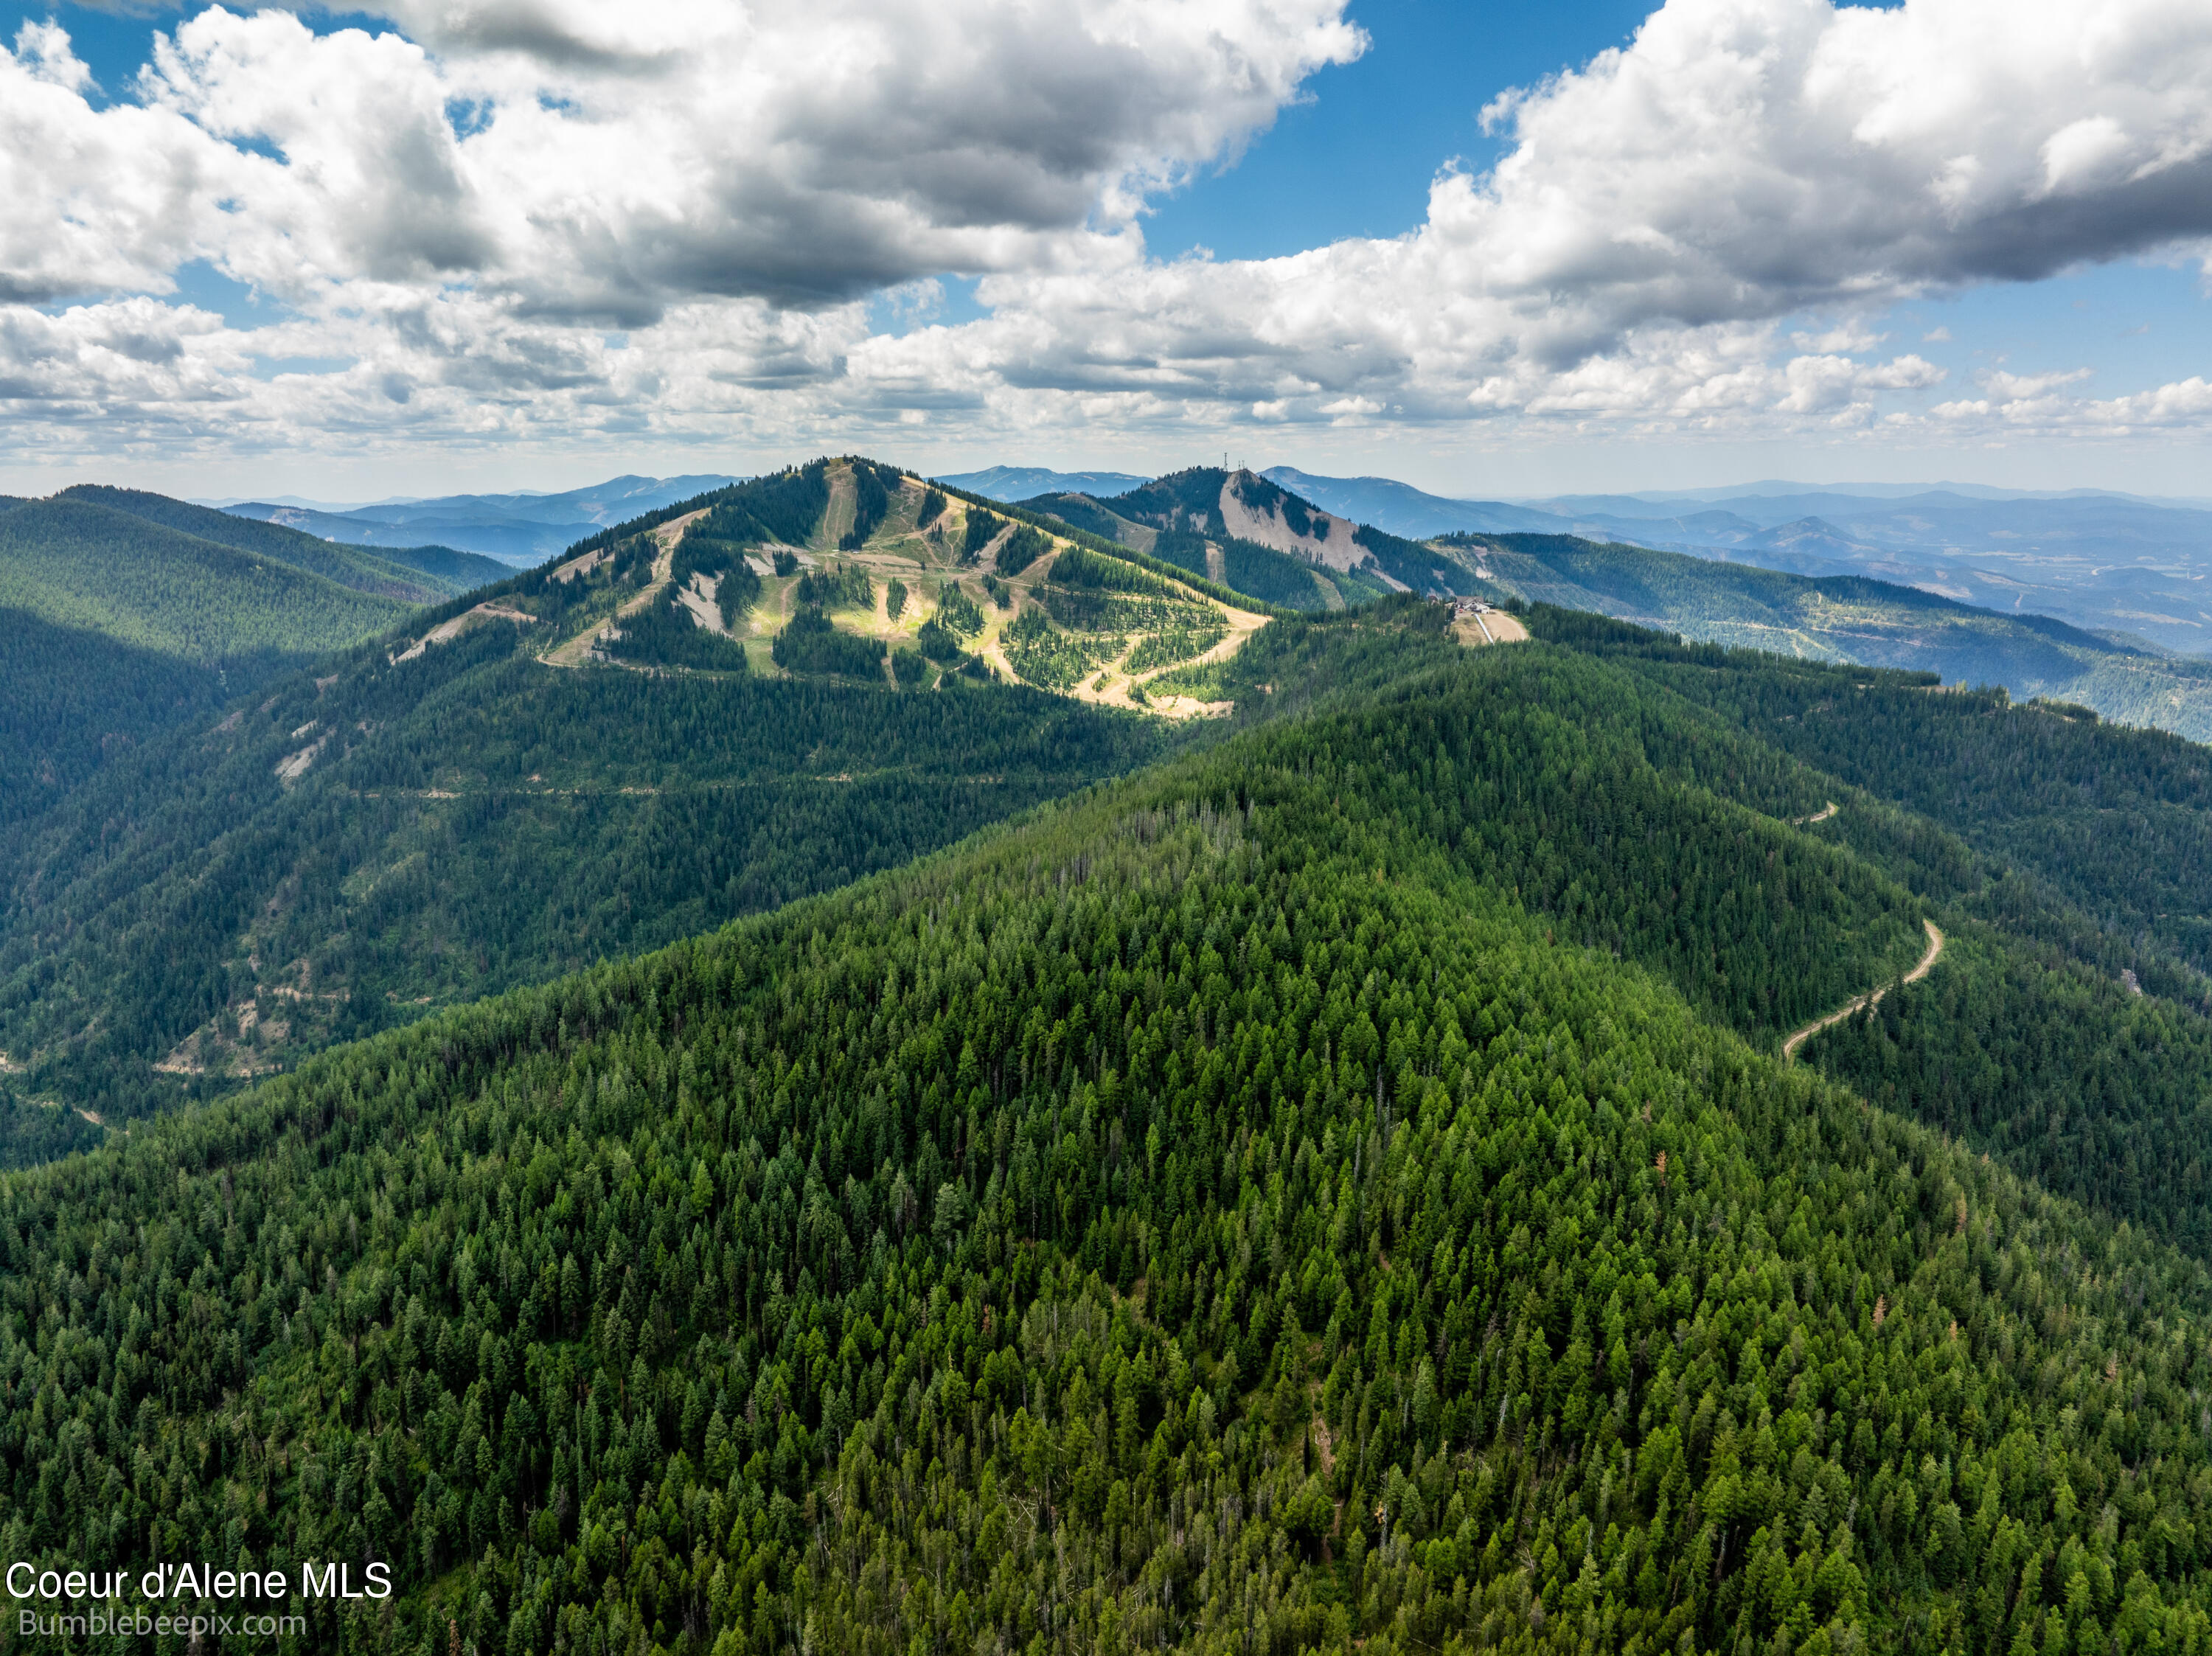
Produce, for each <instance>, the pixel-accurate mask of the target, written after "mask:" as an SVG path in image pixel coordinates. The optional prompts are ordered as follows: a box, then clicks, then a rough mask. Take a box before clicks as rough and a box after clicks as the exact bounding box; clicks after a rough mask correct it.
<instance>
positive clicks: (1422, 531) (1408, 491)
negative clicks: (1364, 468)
mask: <svg viewBox="0 0 2212 1656" xmlns="http://www.w3.org/2000/svg"><path fill="white" fill-rule="evenodd" d="M1260 475H1261V476H1262V477H1265V478H1266V479H1267V481H1268V482H1271V483H1274V484H1276V485H1278V486H1279V487H1280V488H1287V489H1289V490H1290V491H1291V493H1292V494H1297V495H1300V496H1302V497H1304V499H1306V500H1311V501H1312V502H1313V503H1314V504H1315V505H1316V506H1317V507H1321V508H1322V510H1323V511H1326V512H1333V513H1335V514H1336V515H1337V516H1338V517H1340V518H1349V519H1352V521H1353V522H1354V523H1364V524H1373V525H1375V526H1376V528H1377V529H1381V530H1385V531H1389V533H1391V534H1393V535H1404V536H1407V537H1413V538H1415V539H1419V537H1423V536H1427V535H1449V534H1450V533H1452V532H1453V531H1455V530H1470V531H1474V532H1475V533H1477V534H1491V535H1516V534H1530V535H1567V534H1572V533H1573V532H1574V531H1573V529H1572V527H1571V522H1570V520H1569V519H1565V518H1562V517H1559V515H1557V514H1556V513H1550V512H1544V511H1540V510H1537V509H1535V508H1533V507H1525V506H1516V505H1512V504H1510V502H1508V501H1504V500H1447V499H1445V498H1444V497H1443V495H1441V494H1428V493H1426V492H1425V490H1422V489H1418V488H1414V487H1413V485H1412V484H1411V483H1401V482H1396V481H1395V480H1394V479H1392V478H1389V477H1316V476H1314V475H1313V474H1312V473H1311V472H1309V471H1300V470H1298V469H1297V467H1296V466H1271V467H1270V468H1268V469H1267V470H1265V471H1263V472H1261V474H1260Z"/></svg>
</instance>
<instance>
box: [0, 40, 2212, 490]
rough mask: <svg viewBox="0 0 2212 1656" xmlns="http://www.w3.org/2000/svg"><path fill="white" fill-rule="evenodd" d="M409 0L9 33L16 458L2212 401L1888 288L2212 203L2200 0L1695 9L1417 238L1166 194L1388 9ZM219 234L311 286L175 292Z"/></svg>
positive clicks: (1868, 421)
mask: <svg viewBox="0 0 2212 1656" xmlns="http://www.w3.org/2000/svg"><path fill="white" fill-rule="evenodd" d="M381 11H382V14H383V15H386V16H387V17H388V18H389V19H390V20H391V23H392V27H391V28H390V29H388V30H386V31H384V32H381V33H374V34H372V33H366V32H363V31H360V30H345V31H339V32H337V33H327V34H317V33H313V31H311V30H310V29H309V28H308V27H307V26H306V25H305V24H303V23H302V22H301V21H300V20H299V19H298V18H296V17H295V16H293V15H290V14H289V13H288V12H284V11H280V10H271V11H264V12H261V13H258V14H255V15H240V14H236V13H233V12H230V11H227V10H224V9H220V8H217V9H210V10H207V11H204V12H202V13H200V14H199V15H197V16H195V17H193V18H191V19H190V20H189V21H185V22H184V23H182V24H181V25H179V26H178V27H176V28H175V29H174V30H173V32H171V33H168V34H167V35H166V36H164V37H163V38H162V39H161V42H160V44H159V47H158V50H157V52H156V53H155V59H154V61H153V63H152V64H150V65H149V68H148V69H147V70H146V71H145V72H144V74H143V76H141V77H140V79H139V81H138V82H137V84H136V85H135V86H133V87H131V88H107V89H106V92H107V93H108V94H112V95H110V96H106V97H103V96H102V95H101V94H100V89H99V88H94V87H93V86H91V84H90V77H89V76H88V74H87V72H86V71H85V70H84V68H83V66H82V64H79V63H77V61H76V58H74V57H73V56H72V55H71V52H70V46H69V42H68V40H67V39H66V37H65V36H64V34H63V33H61V32H60V31H59V30H58V29H57V28H55V27H52V25H44V24H40V25H31V26H27V27H25V28H24V29H23V30H22V31H21V33H20V34H19V36H18V38H17V39H16V41H15V49H14V50H13V52H0V188H4V189H5V190H6V191H8V194H9V200H10V203H11V210H10V212H9V214H8V215H5V216H4V217H0V417H4V418H5V419H6V420H7V421H8V422H9V428H10V430H11V433H12V435H13V436H14V438H15V446H16V447H17V448H18V450H19V451H21V452H52V453H54V454H64V453H68V452H82V451H88V450H89V451H92V452H111V453H112V452H133V451H137V450H139V449H142V448H143V449H148V450H172V451H173V450H174V449H176V448H178V447H179V446H185V447H187V448H201V449H219V450H223V451H226V452H240V451H248V452H252V451H259V450H261V449H264V448H268V449H281V448H286V447H292V448H297V447H301V446H306V447H308V448H315V447H327V448H337V447H341V446H352V447H354V448H356V449H359V448H361V447H362V446H369V447H374V446H379V445H383V444H401V443H409V442H419V441H422V440H426V439H430V438H435V439H438V440H444V441H469V440H479V441H483V442H488V443H489V442H501V441H507V440H513V439H515V438H517V437H520V436H525V435H529V434H540V433H550V432H564V433H575V432H580V431H587V432H593V433H600V434H610V435H627V436H641V435H647V436H652V437H654V438H657V439H660V440H706V439H708V438H710V437H734V438H736V439H737V440H740V441H750V442H755V443H758V442H763V441H766V442H769V443H794V442H798V443H803V442H804V441H805V440H807V439H809V438H811V437H814V436H817V435H819V436H823V437H824V438H827V437H829V436H832V435H834V434H839V433H848V432H853V431H854V430H855V429H864V428H867V427H869V426H871V425H874V424H878V423H880V422H905V423H908V424H914V423H922V422H927V423H930V424H933V425H935V426H937V427H939V428H944V427H946V426H948V425H949V426H951V427H952V428H955V429H958V430H962V431H966V432H970V433H974V434H979V435H992V434H1002V435H1007V436H1011V435H1014V434H1020V433H1024V432H1027V431H1033V430H1035V429H1036V428H1040V427H1047V426H1065V425H1067V424H1070V423H1079V424H1080V423H1091V422H1111V423H1113V424H1114V425H1115V427H1116V428H1127V427H1130V426H1132V425H1135V426H1143V425H1146V424H1150V425H1155V426H1158V427H1161V428H1169V429H1173V430H1178V431H1190V432H1195V431H1197V430H1200V429H1207V428H1213V427H1217V426H1219V425H1222V424H1225V423H1229V422H1263V423H1264V422H1339V423H1347V424H1354V425H1358V424H1367V425H1373V424H1387V423H1389V422H1423V423H1435V422H1470V421H1472V422H1492V423H1493V424H1495V423H1498V422H1508V423H1514V422H1519V423H1529V422H1534V423H1540V424H1545V425H1553V426H1557V425H1566V426H1571V427H1577V428H1589V427H1590V426H1591V425H1593V424H1595V425H1600V426H1603V427H1605V428H1615V429H1633V430H1649V431H1661V430H1664V431H1671V432H1681V431H1715V432H1736V433H1743V432H1772V431H1779V430H1789V429H1801V428H1820V429H1823V430H1841V431H1868V430H1873V431H1882V430H1889V429H1895V428H1899V427H1909V428H1913V429H1916V430H1917V429H1925V430H1929V431H1934V432H1954V433H1961V434H1990V433H2017V432H2021V431H2028V430H2034V431H2045V432H2047V431H2054V430H2069V429H2075V430H2092V431H2115V432H2117V431H2140V430H2145V429H2172V428H2200V427H2201V426H2202V425H2203V422H2206V421H2207V420H2208V418H2212V406H2208V404H2209V403H2212V399H2208V397H2207V395H2206V393H2205V391H2204V388H2203V385H2202V382H2201V381H2183V382H2180V383H2178V384H2175V385H2166V386H2163V387H2156V388H2152V389H2149V390H2146V391H2141V392H2138V393H2135V394H2131V395H2128V396H2124V397H2112V398H2107V399H2102V400H2099V399H2095V398H2092V397H2086V396H2085V395H2084V394H2083V391H2082V388H2081V387H2080V386H2079V385H2075V384H2072V383H2070V381H2069V379H2067V378H2066V377H2064V376H2061V377H2058V378H2057V379H2054V378H2053V377H2051V376H2042V377H2040V378H2034V379H2029V378H2015V377H2013V376H2009V375H2007V374H2005V373H1992V374H1990V375H1989V376H1988V377H1987V378H1986V380H1985V382H1984V383H1982V384H1980V385H1972V386H1955V385H1942V381H1943V380H1944V378H1945V376H1944V374H1943V372H1942V370H1941V369H1939V368H1937V367H1935V366H1933V365H1931V364H1930V363H1929V361H1926V360H1924V359H1923V357H1922V356H1921V355H1917V354H1916V353H1914V352H1912V351H1911V350H1899V351H1890V350H1887V349H1885V347H1884V343H1883V342H1882V340H1881V338H1880V337H1877V336H1876V335H1875V333H1873V332H1871V331H1869V327H1868V325H1867V322H1868V319H1869V318H1875V317H1877V316H1879V315H1880V314H1881V312H1882V311H1883V310H1884V309H1885V308H1887V306H1892V305H1894V304H1896V303H1898V302H1899V301H1900V300H1909V299H1911V298H1914V297H1916V296H1919V295H1923V294H1929V293H1937V292H1942V291H1947V290H1950V289H1953V288H1958V287H1960V286H1962V285H1965V284H1970V283H1974V282H1993V281H1995V282H2002V281H2024V280H2033V279H2034V278H2037V277H2039V276H2045V275H2048V274H2051V272H2053V271H2056V270H2063V269H2064V268H2067V267H2068V266H2069V265H2073V264H2079V263H2082V262H2085V261H2098V260H2104V259H2111V258H2120V257H2124V256H2128V255H2130V254H2137V253H2144V252H2187V251H2192V250H2196V249H2200V248H2201V247H2202V246H2203V245H2204V244H2205V243H2206V241H2207V240H2208V239H2212V12H2208V11H2207V10H2206V9H2205V8H2204V7H2203V5H2202V4H2201V3H2195V0H2186V3H2185V0H2106V3H2103V4H2100V5H2099V6H2096V7H2089V6H2087V5H2083V4H2079V3H2059V0H2006V3H1997V0H1912V3H1909V4H1907V5H1906V6H1905V7H1904V8H1902V9H1897V10H1885V11H1875V10H1860V9H1836V8H1834V7H1832V6H1831V5H1829V4H1828V3H1826V0H1670V3H1668V4H1667V5H1666V6H1664V7H1663V8H1662V9H1660V10H1659V11H1657V12H1656V13H1655V14H1654V15H1652V16H1651V18H1650V20H1649V21H1647V22H1646V23H1645V25H1644V27H1643V28H1642V29H1641V30H1640V31H1639V33H1638V35H1637V37H1636V39H1635V40H1634V41H1633V43H1632V45H1630V46H1628V47H1626V48H1624V49H1622V50H1620V51H1617V52H1607V53H1606V54H1604V55H1602V56H1601V57H1600V58H1596V59H1595V60H1594V61H1593V62H1591V63H1590V64H1587V65H1586V66H1584V67H1583V69H1581V70H1578V71H1576V72H1574V73H1571V74H1567V75H1565V76H1560V77H1558V78H1557V79H1555V80H1553V81H1551V82H1547V83H1545V84H1543V85H1541V86H1538V87H1534V88H1525V89H1522V90H1521V91H1518V92H1516V93H1513V94H1509V95H1507V96H1505V97H1504V98H1501V99H1499V100H1498V101H1497V102H1496V103H1495V104H1494V105H1493V106H1492V107H1491V109H1490V110H1489V111H1488V112H1486V119H1487V120H1489V121H1490V122H1491V123H1492V124H1493V126H1494V127H1495V128H1496V129H1497V130H1498V131H1499V132H1501V133H1502V134H1503V135H1504V136H1506V137H1507V138H1508V140H1509V144H1508V150H1507V153H1506V155H1505V157H1504V160H1503V161H1501V162H1500V163H1499V164H1498V167H1496V168H1495V169H1494V170H1493V171H1492V172H1491V173H1487V174H1486V175H1483V176H1480V177H1476V176H1473V175H1470V174H1468V173H1463V172H1460V171H1447V172H1446V173H1443V174H1442V175H1440V176H1439V177H1438V178H1437V179H1436V180H1435V182H1434V184H1433V185H1432V187H1431V195H1430V204H1429V211H1428V215H1427V218H1426V220H1425V222H1424V223H1423V224H1422V225H1421V226H1420V227H1419V228H1418V229H1417V230H1415V231H1413V233H1411V234H1407V235H1406V236H1403V237H1401V238H1397V239H1394V240H1350V241H1344V242H1340V243H1336V244H1334V245H1332V246H1326V247H1319V248H1316V249H1313V250H1312V251H1310V252H1304V253H1301V254H1298V255H1297V256H1295V257H1292V258H1280V259H1271V260H1261V261H1224V262H1214V261H1211V260H1202V259H1190V260H1182V261H1176V262H1172V263H1162V262H1160V261H1158V260H1156V259H1153V258H1150V257H1149V256H1148V255H1147V253H1146V250H1145V247H1144V242H1143V235H1142V208H1143V203H1144V202H1145V200H1146V197H1147V195H1148V194H1149V193H1151V192H1152V191H1157V190H1158V189H1160V188H1162V187H1164V186H1168V185H1172V184H1173V183H1174V182H1175V181H1176V180H1177V179H1180V178H1182V177H1183V176H1185V175H1187V174H1188V173H1189V172H1190V171H1191V170H1192V169H1194V168H1195V167H1200V166H1203V165H1206V164H1207V163H1209V162H1212V161H1218V160H1220V159H1222V158H1225V157H1233V155H1234V154H1235V152H1236V151H1237V148H1238V147H1239V146H1240V145H1242V144H1243V143H1246V142H1248V141H1249V139H1250V138H1251V136H1253V135H1254V134H1255V132H1257V131H1259V130H1262V129H1263V128H1264V127H1265V126H1266V125H1267V124H1268V123H1269V122H1270V121H1271V120H1272V119H1273V118H1274V116H1275V114H1276V112H1278V111H1279V109H1280V108H1281V107H1282V106H1284V105H1285V103H1286V102H1288V101H1290V100H1292V99H1294V98H1296V97H1297V96H1299V95H1300V94H1301V88H1303V87H1304V85H1305V83H1306V82H1307V81H1308V79H1309V78H1310V76H1312V75H1313V74H1314V73H1315V72H1316V70H1319V69H1320V68H1322V67H1323V66H1325V65H1327V64H1336V63H1343V62H1346V61H1349V60H1350V59H1352V58H1354V57H1356V56H1357V55H1358V52H1360V50H1361V49H1362V46H1363V44H1364V42H1363V38H1362V36H1361V35H1360V34H1359V33H1358V29H1357V28H1356V27H1354V26H1353V25H1352V23H1351V22H1350V21H1347V20H1346V16H1345V15H1344V12H1343V5H1342V0H1027V3H1024V4H1020V5H1012V4H1006V3H1002V0H939V3H936V4H933V5H932V6H929V7H917V6H911V5H905V4H897V3H890V0H822V3H816V4H813V5H810V6H809V7H806V8H804V9H798V8H790V7H781V8H771V7H768V6H764V5H760V6H746V5H733V4H730V3H727V0H712V3H708V0H699V3H690V0H663V3H649V0H648V3H639V4H635V5H630V6H625V7H621V8H612V7H607V6H605V5H602V4H587V3H583V0H477V3H471V0H392V3H388V4H386V5H385V6H384V7H383V8H381ZM194 261H202V262H204V264H206V265H207V266H208V267H210V268H211V269H213V270H216V271H218V272H220V273H222V275H224V276H228V277H229V278H231V279H233V280H234V281H235V282H241V283H244V284H246V286H247V287H249V288H252V290H253V291H254V292H255V293H257V294H260V295H263V296H264V298H265V299H266V300H269V301H270V302H271V303H270V308H271V309H272V310H274V311H276V312H277V313H278V314H279V315H280V316H281V318H282V319H280V320H277V321H275V322H273V323H270V324H267V325H260V326H253V327H239V326H234V325H228V324H226V323H224V322H223V320H222V318H219V317H216V316H212V315H210V314H209V313H208V312H205V311H204V310H202V309H198V308H196V307H194V306H191V305H189V304H185V303H184V302H182V301H180V300H176V299H175V298H174V297H173V278H174V276H176V274H177V273H178V272H179V270H181V269H183V268H184V267H185V266H187V265H189V264H192V263H193V262H194ZM950 273H963V274H967V275H978V276H981V277H982V281H981V285H980V287H979V288H978V290H977V291H978V297H979V299H980V300H981V302H982V304H983V305H984V306H986V307H987V311H988V314H987V315H986V316H984V317H983V318H981V319H980V320H976V321H972V322H969V323H966V324H963V325H957V326H931V327H922V328H918V329H910V330H908V331H904V332H902V333H896V334H894V333H890V332H885V331H879V330H878V328H876V327H874V326H872V324H871V320H870V318H871V315H872V313H873V314H878V315H879V314H880V311H881V307H880V306H877V307H873V310H872V307H871V306H869V305H868V304H867V303H866V301H867V300H869V299H870V298H871V297H872V296H879V295H882V294H885V293H887V292H888V293H890V294H892V295H894V296H895V297H896V298H897V299H898V300H901V301H902V303H903V304H905V305H907V306H909V307H912V306H921V307H923V308H924V309H926V308H927V306H928V304H929V302H930V300H931V297H932V295H933V293H934V292H935V291H936V290H935V288H934V287H933V279H934V278H937V277H939V276H944V275H947V274H950ZM1808 315H1813V316H1817V317H1820V318H1826V320H1825V322H1824V323H1822V324H1821V325H1820V327H1819V328H1818V329H1816V330H1814V331H1808V330H1807V329H1805V328H1804V327H1803V326H1802V322H1801V321H1800V319H1801V318H1804V317H1806V316H1808ZM288 364H289V365H292V367H291V371H289V372H287V371H283V368H284V367H285V365H288ZM1939 386H1942V388H1941V389H1938V387H1939Z"/></svg>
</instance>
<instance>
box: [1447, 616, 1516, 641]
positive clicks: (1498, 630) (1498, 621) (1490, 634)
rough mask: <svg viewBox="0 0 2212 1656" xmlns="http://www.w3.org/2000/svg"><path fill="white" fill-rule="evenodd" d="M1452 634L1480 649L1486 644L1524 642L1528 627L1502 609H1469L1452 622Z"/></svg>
mask: <svg viewBox="0 0 2212 1656" xmlns="http://www.w3.org/2000/svg"><path fill="white" fill-rule="evenodd" d="M1452 636H1453V637H1454V638H1455V639H1457V640H1459V641H1460V642H1461V643H1462V644H1464V645H1468V646H1470V647H1473V648H1476V649H1480V647H1481V646H1484V645H1486V644H1525V643H1527V642H1528V628H1526V627H1523V626H1522V624H1521V623H1520V622H1519V621H1517V620H1516V619H1515V618H1514V617H1513V616H1510V615H1508V614H1506V612H1505V611H1504V610H1469V611H1468V612H1467V613H1466V614H1464V615H1462V616H1457V617H1456V618H1455V620H1454V621H1453V622H1452Z"/></svg>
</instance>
